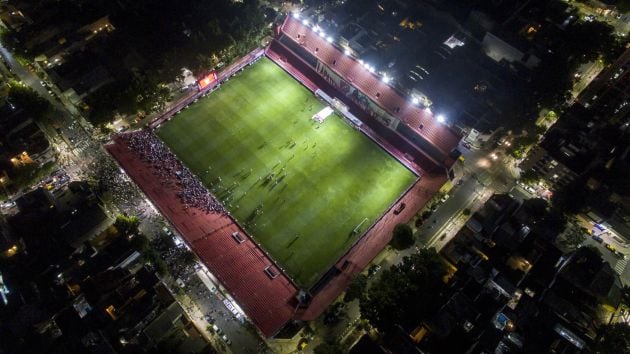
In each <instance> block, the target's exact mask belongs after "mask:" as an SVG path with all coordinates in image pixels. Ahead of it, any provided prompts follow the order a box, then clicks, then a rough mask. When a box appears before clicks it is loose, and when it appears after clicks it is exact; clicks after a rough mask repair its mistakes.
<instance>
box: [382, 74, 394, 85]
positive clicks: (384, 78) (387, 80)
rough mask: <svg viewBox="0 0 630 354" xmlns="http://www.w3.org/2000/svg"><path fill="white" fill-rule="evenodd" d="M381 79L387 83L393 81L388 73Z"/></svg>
mask: <svg viewBox="0 0 630 354" xmlns="http://www.w3.org/2000/svg"><path fill="white" fill-rule="evenodd" d="M381 81H383V82H384V83H386V84H389V82H390V81H392V79H391V78H389V77H388V76H387V75H383V77H382V78H381Z"/></svg>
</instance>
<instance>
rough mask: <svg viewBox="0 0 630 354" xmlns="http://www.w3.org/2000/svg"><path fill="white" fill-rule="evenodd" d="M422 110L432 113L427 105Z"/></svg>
mask: <svg viewBox="0 0 630 354" xmlns="http://www.w3.org/2000/svg"><path fill="white" fill-rule="evenodd" d="M424 111H425V112H427V113H428V114H432V112H431V108H429V107H425V108H424Z"/></svg>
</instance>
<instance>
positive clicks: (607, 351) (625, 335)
mask: <svg viewBox="0 0 630 354" xmlns="http://www.w3.org/2000/svg"><path fill="white" fill-rule="evenodd" d="M592 352H593V353H598V354H621V353H624V354H627V353H630V325H628V324H627V323H615V324H611V325H605V326H602V328H600V335H599V338H598V340H597V341H596V343H595V345H594V346H593V350H592Z"/></svg>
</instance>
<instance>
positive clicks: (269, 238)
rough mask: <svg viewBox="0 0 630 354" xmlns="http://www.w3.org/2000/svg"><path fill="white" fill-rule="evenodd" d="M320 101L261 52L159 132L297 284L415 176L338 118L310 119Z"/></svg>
mask: <svg viewBox="0 0 630 354" xmlns="http://www.w3.org/2000/svg"><path fill="white" fill-rule="evenodd" d="M323 107H324V104H322V103H321V102H320V101H318V99H317V98H316V97H315V96H314V95H313V94H312V93H311V92H310V91H308V90H307V89H306V88H304V87H303V86H301V85H300V84H299V83H298V82H297V81H295V80H294V79H293V78H292V77H291V76H289V75H288V74H286V73H285V72H284V71H283V70H282V69H281V68H280V67H278V66H277V65H276V64H274V63H273V62H272V61H270V60H269V59H267V58H263V59H261V60H260V61H258V62H257V63H256V64H254V65H252V66H250V67H248V68H247V69H245V70H244V71H243V72H242V73H241V74H239V75H238V76H236V77H233V78H232V79H230V80H229V81H228V82H226V83H224V84H223V85H222V87H221V88H220V89H219V90H218V91H216V92H213V93H212V94H210V95H208V96H207V97H206V98H202V99H200V100H199V102H197V103H195V104H193V105H191V106H190V107H189V108H188V109H186V110H184V111H182V112H181V113H180V114H179V115H178V116H176V117H175V118H174V119H172V120H171V121H169V122H168V123H165V124H163V125H162V127H161V128H160V129H159V131H158V135H159V136H160V137H161V139H162V140H163V141H164V142H165V143H166V144H167V145H168V146H169V147H170V148H171V149H172V150H173V152H174V153H175V154H177V156H178V157H179V158H180V159H181V160H182V161H183V162H184V164H185V165H186V166H188V167H189V168H190V169H191V170H192V171H193V172H194V173H195V174H196V175H197V176H199V177H200V178H201V179H202V181H203V182H204V184H205V185H206V186H207V187H208V188H209V189H210V191H211V192H212V193H213V194H214V195H215V196H217V197H218V198H219V199H220V200H222V201H223V202H224V205H225V206H226V208H227V209H228V210H230V212H231V213H232V215H233V216H234V217H235V218H236V219H237V220H238V221H239V223H240V224H241V225H242V226H244V227H245V229H246V230H248V232H249V233H250V235H251V236H252V237H253V238H254V239H255V240H257V242H259V243H260V244H261V245H262V247H263V248H264V249H265V250H266V251H267V252H269V254H270V255H271V256H272V258H273V259H274V260H275V261H277V262H278V263H279V265H280V266H281V267H282V268H284V269H285V271H286V272H287V273H288V274H289V276H291V277H292V278H293V279H294V280H295V281H296V282H297V283H298V284H299V285H300V286H311V285H313V283H314V282H315V281H317V280H318V279H319V277H321V275H323V272H325V271H326V270H328V268H330V266H332V265H333V264H334V262H335V261H336V260H337V259H338V258H339V257H340V256H341V255H342V254H343V253H344V252H345V251H346V250H347V249H348V247H349V246H350V245H351V244H352V243H353V242H354V241H356V239H357V238H358V237H359V236H360V235H361V233H362V232H363V231H365V229H367V228H368V227H369V226H370V225H372V224H373V223H374V222H375V221H376V219H377V218H378V217H379V216H380V215H381V214H382V213H383V212H384V211H385V209H386V208H387V207H388V206H389V205H390V204H391V203H393V202H394V200H396V198H398V197H399V196H400V195H401V194H402V193H403V192H404V191H405V190H406V189H407V188H408V187H409V186H410V185H411V184H412V183H413V182H414V181H415V180H416V176H415V175H414V174H413V173H411V172H410V171H409V170H407V169H406V168H405V167H404V166H403V165H401V164H400V163H399V162H398V161H396V159H394V158H393V157H392V156H390V155H389V154H388V153H387V152H385V151H384V150H382V149H381V148H380V147H379V146H378V145H376V144H375V143H374V142H373V141H371V140H370V139H369V138H367V137H366V136H364V135H363V134H362V133H360V132H358V131H356V130H354V129H353V128H352V127H350V126H349V125H348V124H346V123H345V122H344V121H343V120H342V118H340V117H339V116H336V115H331V116H330V117H328V119H326V121H325V122H324V123H323V124H321V125H319V124H318V123H316V122H315V121H313V120H312V119H311V117H312V116H313V115H314V114H316V113H317V112H319V111H320V110H321V109H322V108H323ZM366 218H367V221H366V222H365V223H363V224H362V226H361V228H360V231H359V232H358V233H353V232H352V231H353V229H355V227H356V226H357V225H359V224H360V223H361V222H362V221H363V220H364V219H366Z"/></svg>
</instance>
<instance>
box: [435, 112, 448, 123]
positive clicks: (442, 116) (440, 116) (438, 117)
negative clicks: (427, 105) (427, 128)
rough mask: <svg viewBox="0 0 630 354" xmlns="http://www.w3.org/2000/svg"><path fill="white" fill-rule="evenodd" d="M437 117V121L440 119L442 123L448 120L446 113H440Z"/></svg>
mask: <svg viewBox="0 0 630 354" xmlns="http://www.w3.org/2000/svg"><path fill="white" fill-rule="evenodd" d="M436 118H437V121H438V122H440V123H444V122H446V117H444V115H443V114H438V115H437V116H436Z"/></svg>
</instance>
